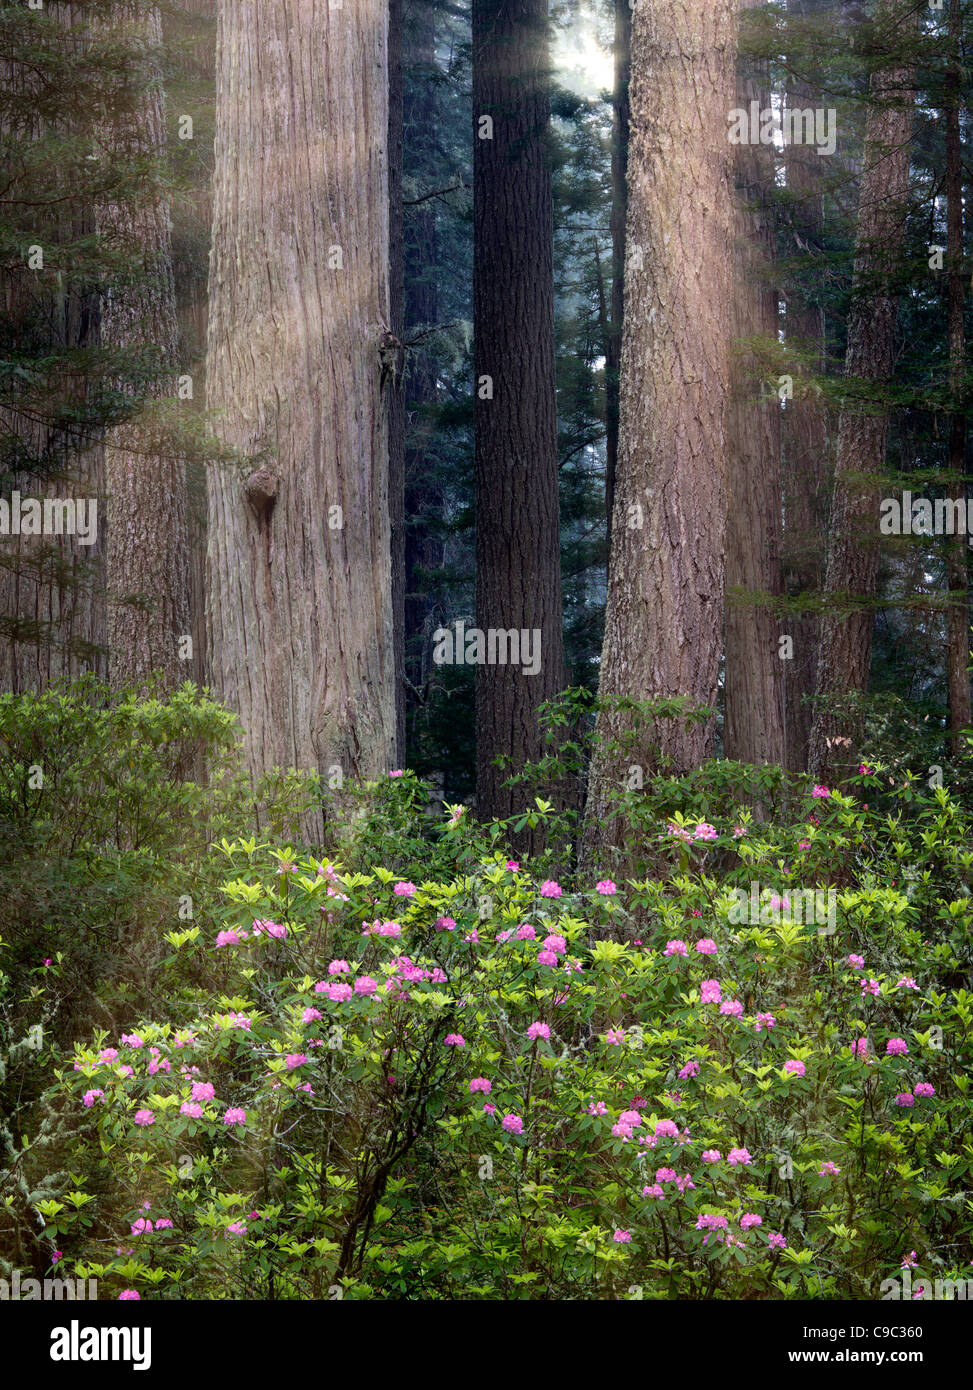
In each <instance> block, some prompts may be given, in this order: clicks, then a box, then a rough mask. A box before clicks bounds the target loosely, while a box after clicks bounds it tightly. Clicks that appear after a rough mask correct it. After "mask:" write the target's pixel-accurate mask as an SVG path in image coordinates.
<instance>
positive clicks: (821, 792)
mask: <svg viewBox="0 0 973 1390" xmlns="http://www.w3.org/2000/svg"><path fill="white" fill-rule="evenodd" d="M811 795H812V796H816V797H825V796H830V795H831V791H830V788H828V787H822V786H821V785H820V784H816V785H815V787H814V790H813V791H812V792H811Z"/></svg>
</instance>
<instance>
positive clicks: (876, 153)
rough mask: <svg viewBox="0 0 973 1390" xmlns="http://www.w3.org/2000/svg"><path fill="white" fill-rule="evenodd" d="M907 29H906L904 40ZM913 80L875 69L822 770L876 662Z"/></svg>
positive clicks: (822, 717) (820, 742) (897, 69)
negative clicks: (841, 716) (886, 402)
mask: <svg viewBox="0 0 973 1390" xmlns="http://www.w3.org/2000/svg"><path fill="white" fill-rule="evenodd" d="M899 11H900V12H901V5H900V6H899ZM892 19H894V7H893V6H892V5H891V4H890V3H889V0H886V3H885V4H883V5H882V6H881V8H880V12H879V16H878V19H877V25H878V27H879V32H880V33H881V32H882V28H883V25H882V21H883V20H884V23H885V26H886V27H885V32H886V33H887V34H888V35H889V36H890V38H891V42H893V43H896V42H898V43H901V42H902V29H901V28H897V27H895V26H894V25H893V24H891V23H890V22H889V21H890V20H892ZM909 38H910V32H909V31H908V30H906V32H905V40H906V42H908V41H909ZM913 84H914V77H913V69H912V66H911V64H910V62H909V60H908V59H900V60H899V61H898V62H894V63H890V64H889V65H888V66H887V67H885V68H881V69H878V70H877V71H876V72H875V73H874V74H873V75H872V80H871V99H872V104H871V106H870V108H869V111H868V117H867V120H866V126H865V154H864V166H863V171H862V180H861V190H860V193H859V202H858V227H857V232H856V238H855V269H854V277H853V282H852V299H851V308H850V312H849V316H848V342H847V349H846V355H845V380H846V382H847V384H848V385H849V387H851V389H852V391H854V392H857V393H858V394H859V395H860V396H862V397H865V398H867V397H869V396H870V397H871V398H872V399H871V400H870V401H869V400H868V399H863V400H862V402H861V403H858V402H856V401H854V400H853V399H852V400H850V401H849V403H848V404H847V405H845V406H844V407H843V409H842V412H841V418H840V420H839V424H838V446H837V454H836V459H835V478H834V492H833V496H832V504H831V544H830V548H829V551H828V567H827V574H826V577H825V590H826V592H827V595H828V598H829V607H828V609H827V610H826V611H825V613H824V614H823V615H822V618H821V625H820V629H821V642H820V650H819V656H818V670H817V685H816V694H817V696H818V697H819V703H818V704H817V706H816V708H815V711H814V722H813V725H812V728H811V744H810V754H809V759H808V765H809V769H810V770H811V771H812V772H813V773H814V775H815V776H816V777H817V778H818V779H819V780H822V779H825V778H830V777H832V775H833V774H834V773H835V771H836V770H837V768H838V764H839V763H840V762H842V761H847V755H846V754H843V753H842V750H841V747H837V748H836V747H835V745H834V743H833V742H829V740H833V739H834V737H835V736H840V737H849V733H848V731H847V730H844V729H839V728H838V725H837V723H836V722H835V718H834V716H833V714H832V712H831V710H830V709H829V708H828V701H829V700H830V699H832V698H834V697H835V696H839V695H843V694H845V693H846V692H848V691H859V692H863V691H864V690H865V689H866V688H867V685H868V673H869V666H870V663H871V653H872V622H873V611H872V609H873V600H874V597H875V592H876V576H877V569H878V536H879V529H878V523H879V505H880V502H881V491H882V475H883V472H884V469H885V447H886V442H887V439H888V429H889V411H888V409H887V408H885V407H883V405H882V403H881V392H882V389H883V387H884V385H885V384H886V383H887V382H888V381H889V380H890V379H891V377H892V372H893V367H894V361H895V325H896V314H897V307H898V294H897V291H896V287H895V273H896V270H897V267H898V259H899V254H900V252H901V248H902V241H903V235H904V229H905V218H906V213H907V210H908V200H909V138H910V134H911V131H912V110H913V104H914V91H913ZM876 394H878V395H879V400H878V401H877V402H876V400H875V399H874V398H875V396H876ZM822 701H823V703H822ZM842 747H843V746H842Z"/></svg>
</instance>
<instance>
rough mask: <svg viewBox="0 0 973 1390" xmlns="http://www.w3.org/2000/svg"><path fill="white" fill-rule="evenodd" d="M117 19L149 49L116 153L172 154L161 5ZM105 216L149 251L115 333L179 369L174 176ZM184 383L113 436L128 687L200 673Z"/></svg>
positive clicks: (112, 508) (116, 289) (118, 111)
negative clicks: (162, 438)
mask: <svg viewBox="0 0 973 1390" xmlns="http://www.w3.org/2000/svg"><path fill="white" fill-rule="evenodd" d="M112 24H113V27H114V28H116V29H117V28H119V27H121V28H122V29H123V30H124V32H125V33H126V35H127V36H130V37H131V38H132V39H133V40H137V41H142V42H144V43H145V45H146V49H145V54H144V57H143V63H142V65H141V68H140V69H139V70H137V71H136V73H135V74H134V80H133V81H132V86H131V88H130V89H129V90H127V91H125V92H122V93H120V94H119V100H118V101H117V103H116V105H115V109H114V111H112V112H109V113H108V122H107V124H106V127H105V136H104V144H105V155H104V157H105V158H108V159H112V160H136V159H139V158H148V159H156V160H161V159H162V158H163V156H164V152H165V144H166V125H165V94H164V92H163V89H162V76H161V69H160V59H159V54H160V49H161V43H162V23H161V19H160V15H159V11H158V9H156V8H154V7H148V8H147V7H144V6H142V5H138V4H131V3H129V4H119V5H117V6H116V8H115V10H114V12H113V18H112ZM97 225H98V232H99V234H100V236H101V237H102V238H103V240H104V241H105V242H106V243H107V244H108V245H109V246H112V245H114V246H117V247H118V248H119V249H123V250H129V249H131V250H132V251H134V252H137V253H138V255H139V262H140V264H139V266H138V270H137V273H136V274H135V275H131V274H128V273H126V275H125V277H124V279H121V278H117V279H116V280H115V282H114V283H111V284H109V287H108V289H107V291H106V293H105V295H104V297H103V301H102V312H101V334H102V343H103V345H104V346H105V347H108V348H118V349H121V350H125V349H129V350H131V349H135V348H147V349H150V350H153V351H154V352H155V353H157V354H158V359H159V366H160V367H161V368H163V369H165V370H166V371H168V372H170V373H171V372H173V371H174V369H175V368H176V366H177V361H176V345H177V339H178V329H177V324H176V298H175V289H174V285H173V278H172V246H171V238H170V218H169V200H168V197H167V196H166V194H165V191H164V189H163V187H162V186H161V184H158V183H154V182H153V181H151V180H146V181H145V182H144V183H143V185H142V188H141V191H140V193H139V195H138V196H137V197H132V198H129V199H127V200H125V201H119V202H116V203H113V204H110V205H107V206H102V207H100V208H99V209H98V211H97ZM173 394H174V383H173V380H172V377H171V376H163V377H161V378H160V379H159V381H158V382H157V383H155V384H153V386H152V387H151V389H150V391H149V393H148V395H147V397H146V404H145V406H143V408H142V409H141V410H140V411H139V412H138V413H137V414H136V415H135V416H133V417H132V418H131V419H130V420H127V421H126V422H125V423H124V424H122V425H119V426H117V427H115V428H113V429H111V430H109V431H108V434H107V436H106V439H105V481H106V487H107V492H108V548H107V561H108V564H107V590H108V675H109V680H110V681H111V683H112V685H114V686H116V687H121V686H126V685H130V684H136V685H137V684H141V683H142V682H144V681H145V680H146V679H147V678H148V677H149V676H150V675H151V674H152V673H154V672H155V673H159V674H160V675H161V676H162V679H163V681H164V684H165V687H166V689H169V690H171V689H174V688H175V687H177V686H178V685H180V684H181V683H182V682H183V681H184V680H188V679H190V678H191V677H192V675H193V663H192V658H191V655H190V653H189V649H188V646H186V645H185V639H186V638H188V637H190V636H191V630H190V613H189V599H190V584H191V577H190V560H189V538H188V520H187V493H186V469H185V464H184V463H183V461H182V460H181V459H177V458H174V457H172V456H171V454H168V453H166V452H165V451H164V445H163V446H162V448H160V445H159V442H158V435H157V429H158V423H157V422H156V421H154V420H153V418H152V415H153V411H152V405H153V403H154V401H156V400H158V399H159V398H161V397H162V396H163V395H170V396H171V395H173Z"/></svg>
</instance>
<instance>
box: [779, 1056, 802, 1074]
mask: <svg viewBox="0 0 973 1390" xmlns="http://www.w3.org/2000/svg"><path fill="white" fill-rule="evenodd" d="M805 1070H806V1068H805V1066H804V1063H803V1062H799V1061H798V1060H797V1058H796V1057H792V1058H791V1059H790V1061H787V1062H785V1063H784V1071H785V1073H787V1074H788V1075H790V1076H803V1075H804V1072H805Z"/></svg>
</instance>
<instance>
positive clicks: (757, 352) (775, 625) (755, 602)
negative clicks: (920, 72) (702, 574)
mask: <svg viewBox="0 0 973 1390" xmlns="http://www.w3.org/2000/svg"><path fill="white" fill-rule="evenodd" d="M761 87H762V83H761V82H760V81H759V80H758V75H757V74H750V75H748V74H746V73H744V72H742V71H741V73H740V77H739V81H738V88H737V105H738V106H739V107H742V108H743V109H745V110H749V104H750V102H751V101H758V102H759V104H760V106H761V108H762V109H766V108H768V107H769V106H770V94H769V92H768V91H766V90H761ZM736 185H737V189H736V193H737V197H736V209H735V220H734V232H735V237H734V245H733V251H734V257H733V267H734V272H735V275H734V285H733V331H734V335H735V338H736V343H735V345H734V351H733V378H734V379H733V391H732V395H731V400H730V409H729V427H728V434H727V443H728V460H729V464H728V468H729V476H728V479H727V486H728V503H729V505H728V511H727V531H726V589H727V594H726V655H725V668H724V677H723V699H724V716H723V751H724V752H725V754H726V756H727V757H728V758H734V759H736V760H737V761H739V762H744V763H783V762H784V754H785V724H784V668H785V665H786V663H785V662H784V661H782V660H781V650H780V644H779V638H780V635H781V631H782V629H781V623H780V618H779V615H778V613H777V612H776V611H775V608H774V600H776V599H779V598H780V596H781V594H782V592H783V572H782V569H781V507H782V499H781V458H780V446H781V438H780V405H779V403H778V401H777V397H776V394H775V393H773V392H770V393H768V388H767V386H766V385H765V384H764V382H763V380H762V378H763V377H765V376H766V374H767V373H766V371H765V370H762V368H761V361H762V358H763V355H764V354H765V353H766V352H767V350H768V346H769V347H770V350H771V351H772V350H773V345H774V344H775V342H776V338H777V317H778V303H777V285H776V281H775V279H774V262H775V259H776V257H775V240H776V237H775V229H774V216H773V211H772V204H771V197H772V194H773V188H774V156H773V149H772V147H771V146H768V145H756V144H753V145H750V144H748V145H738V146H736Z"/></svg>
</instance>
